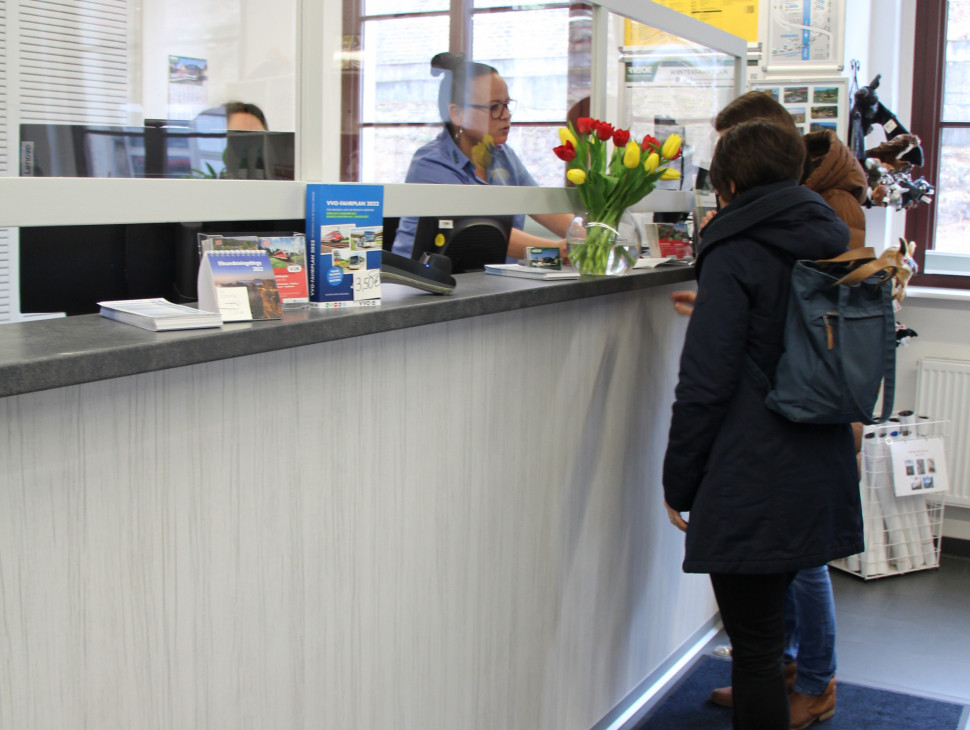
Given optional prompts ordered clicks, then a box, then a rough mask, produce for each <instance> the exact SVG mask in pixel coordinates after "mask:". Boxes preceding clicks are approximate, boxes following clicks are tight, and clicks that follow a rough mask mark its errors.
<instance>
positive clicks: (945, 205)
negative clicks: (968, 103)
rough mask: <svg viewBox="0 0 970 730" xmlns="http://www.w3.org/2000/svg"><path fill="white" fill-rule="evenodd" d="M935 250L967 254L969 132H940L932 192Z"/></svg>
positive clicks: (969, 234)
mask: <svg viewBox="0 0 970 730" xmlns="http://www.w3.org/2000/svg"><path fill="white" fill-rule="evenodd" d="M935 198H936V199H935V202H934V203H933V207H934V208H935V209H936V237H935V238H936V242H935V244H934V246H933V248H935V249H936V250H937V251H946V252H949V253H967V254H970V129H944V130H943V135H942V144H941V147H940V179H939V186H938V187H937V189H936V196H935Z"/></svg>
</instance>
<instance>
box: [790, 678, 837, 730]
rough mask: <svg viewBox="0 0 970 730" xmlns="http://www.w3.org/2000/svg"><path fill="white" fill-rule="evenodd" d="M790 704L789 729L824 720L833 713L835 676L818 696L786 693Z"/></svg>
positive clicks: (800, 728)
mask: <svg viewBox="0 0 970 730" xmlns="http://www.w3.org/2000/svg"><path fill="white" fill-rule="evenodd" d="M788 701H789V703H790V704H791V729H792V730H805V728H807V727H808V726H809V725H811V724H812V723H815V722H824V721H825V720H828V719H829V718H830V717H832V715H834V714H835V677H832V679H830V680H829V684H828V686H827V687H826V688H825V691H824V692H823V693H822V694H820V695H819V696H818V697H816V696H814V695H803V694H802V693H801V692H792V693H791V694H790V695H788Z"/></svg>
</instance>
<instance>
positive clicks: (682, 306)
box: [670, 291, 697, 317]
mask: <svg viewBox="0 0 970 730" xmlns="http://www.w3.org/2000/svg"><path fill="white" fill-rule="evenodd" d="M670 299H671V301H673V303H674V311H675V312H677V314H683V315H686V316H688V317H689V316H690V314H691V312H693V311H694V302H695V301H697V292H696V291H675V292H674V293H673V294H671V295H670Z"/></svg>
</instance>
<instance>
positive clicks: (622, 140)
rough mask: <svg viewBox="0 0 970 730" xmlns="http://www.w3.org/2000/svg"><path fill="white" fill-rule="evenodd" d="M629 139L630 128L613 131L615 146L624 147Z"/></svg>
mask: <svg viewBox="0 0 970 730" xmlns="http://www.w3.org/2000/svg"><path fill="white" fill-rule="evenodd" d="M629 141H630V130H629V129H617V130H614V132H613V144H615V145H616V146H617V147H626V143H627V142H629Z"/></svg>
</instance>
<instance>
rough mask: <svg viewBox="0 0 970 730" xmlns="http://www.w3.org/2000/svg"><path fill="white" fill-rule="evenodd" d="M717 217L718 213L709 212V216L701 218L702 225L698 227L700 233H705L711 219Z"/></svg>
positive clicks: (714, 211)
mask: <svg viewBox="0 0 970 730" xmlns="http://www.w3.org/2000/svg"><path fill="white" fill-rule="evenodd" d="M716 215H717V211H716V210H709V211H707V214H706V215H705V216H704V217H703V218H701V224H700V225H699V226H698V227H697V231H698V233H699V232H700V231H703V230H704V226H706V225H707V224H708V223H710V222H711V218H713V217H714V216H716Z"/></svg>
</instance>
